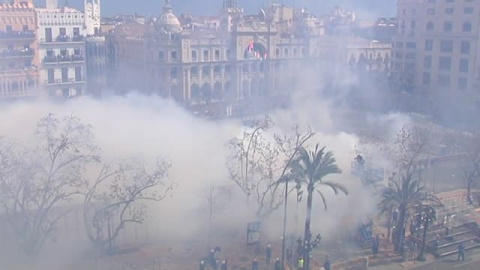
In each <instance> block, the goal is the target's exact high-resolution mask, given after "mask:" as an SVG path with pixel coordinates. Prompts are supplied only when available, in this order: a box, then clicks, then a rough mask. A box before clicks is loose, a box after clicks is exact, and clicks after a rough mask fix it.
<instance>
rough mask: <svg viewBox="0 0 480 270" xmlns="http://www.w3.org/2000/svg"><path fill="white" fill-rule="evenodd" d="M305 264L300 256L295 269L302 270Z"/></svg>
mask: <svg viewBox="0 0 480 270" xmlns="http://www.w3.org/2000/svg"><path fill="white" fill-rule="evenodd" d="M304 264H305V261H304V260H303V258H302V257H300V258H299V259H298V263H297V270H303V265H304Z"/></svg>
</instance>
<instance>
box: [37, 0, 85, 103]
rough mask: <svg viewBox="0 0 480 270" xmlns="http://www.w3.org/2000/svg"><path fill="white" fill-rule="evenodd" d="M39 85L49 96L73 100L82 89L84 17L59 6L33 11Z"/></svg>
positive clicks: (82, 91)
mask: <svg viewBox="0 0 480 270" xmlns="http://www.w3.org/2000/svg"><path fill="white" fill-rule="evenodd" d="M36 14H37V23H38V28H37V42H38V56H39V59H40V62H41V64H40V83H41V84H42V86H43V88H44V90H45V92H46V93H47V94H48V95H49V96H51V97H65V98H69V97H75V96H80V95H83V94H84V92H85V89H86V74H87V72H86V64H85V36H86V28H85V17H84V16H85V15H84V13H83V12H81V11H78V10H75V9H72V8H68V7H63V8H49V9H37V10H36Z"/></svg>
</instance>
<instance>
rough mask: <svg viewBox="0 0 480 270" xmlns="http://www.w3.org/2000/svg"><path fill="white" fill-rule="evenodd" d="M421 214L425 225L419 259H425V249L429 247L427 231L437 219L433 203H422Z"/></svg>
mask: <svg viewBox="0 0 480 270" xmlns="http://www.w3.org/2000/svg"><path fill="white" fill-rule="evenodd" d="M420 215H421V218H422V225H423V238H422V250H421V251H420V255H419V256H418V260H419V261H425V260H426V259H425V249H426V247H427V231H428V227H429V226H430V225H431V224H432V223H433V221H435V220H436V219H437V213H436V211H435V208H433V207H432V206H431V205H422V206H421V207H420Z"/></svg>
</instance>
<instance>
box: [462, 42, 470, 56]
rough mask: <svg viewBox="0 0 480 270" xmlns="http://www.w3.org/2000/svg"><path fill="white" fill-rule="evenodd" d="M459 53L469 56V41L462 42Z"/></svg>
mask: <svg viewBox="0 0 480 270" xmlns="http://www.w3.org/2000/svg"><path fill="white" fill-rule="evenodd" d="M460 53H462V54H469V53H470V41H462V43H461V44H460Z"/></svg>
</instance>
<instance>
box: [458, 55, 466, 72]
mask: <svg viewBox="0 0 480 270" xmlns="http://www.w3.org/2000/svg"><path fill="white" fill-rule="evenodd" d="M458 68H459V70H460V72H462V73H467V72H468V59H466V58H461V59H460V64H459V66H458Z"/></svg>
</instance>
